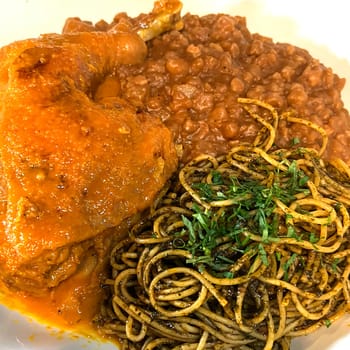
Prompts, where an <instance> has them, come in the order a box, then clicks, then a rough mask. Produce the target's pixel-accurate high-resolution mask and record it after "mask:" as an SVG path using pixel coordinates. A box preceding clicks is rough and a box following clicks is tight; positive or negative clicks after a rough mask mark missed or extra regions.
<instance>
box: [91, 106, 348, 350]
mask: <svg viewBox="0 0 350 350" xmlns="http://www.w3.org/2000/svg"><path fill="white" fill-rule="evenodd" d="M239 103H241V105H242V106H243V108H244V109H245V110H246V111H247V114H248V115H249V116H251V117H252V118H254V119H255V120H256V121H258V122H259V123H260V124H261V130H260V132H259V133H258V135H257V136H256V139H255V142H254V143H253V144H251V145H246V144H240V145H238V146H236V147H233V148H232V149H231V151H230V152H229V153H228V154H227V155H226V156H222V157H219V158H214V157H212V156H209V155H205V156H200V157H198V158H196V159H194V160H193V161H191V162H190V163H188V164H187V165H185V166H184V167H183V168H182V169H181V170H180V171H179V174H178V176H177V177H176V178H175V179H174V181H173V182H172V183H171V184H170V185H169V187H168V188H167V189H164V191H163V193H162V195H161V196H160V198H159V199H158V200H157V201H156V203H154V206H153V208H152V209H151V210H150V214H149V215H148V217H147V218H146V219H145V220H144V221H143V222H141V223H140V224H138V225H136V226H135V227H134V228H133V229H132V231H131V232H130V235H129V237H128V238H126V239H125V240H123V241H121V242H119V243H118V244H117V245H116V246H115V247H114V249H113V252H112V255H111V265H112V270H113V271H112V275H111V278H110V279H109V280H107V281H106V285H107V286H111V290H112V296H111V298H110V299H109V303H107V304H106V305H105V306H104V307H103V309H102V310H101V314H100V315H99V317H98V318H97V319H96V321H97V322H99V326H100V329H101V331H102V332H104V333H105V334H108V335H116V336H117V337H118V338H119V339H120V341H121V344H122V349H131V350H132V349H142V350H151V349H173V350H180V349H186V350H190V349H196V350H201V349H222V350H223V349H242V350H247V349H266V350H267V349H289V346H290V341H291V339H292V338H293V337H296V336H301V335H306V334H308V333H310V332H313V331H314V330H316V329H317V328H319V327H321V326H323V325H326V326H329V325H330V324H331V323H332V322H334V321H335V320H336V319H338V318H339V317H341V316H342V315H343V314H344V313H346V312H347V311H348V308H349V306H348V305H349V302H350V284H349V274H350V244H349V239H348V235H349V225H350V216H349V208H350V178H349V175H350V170H349V168H348V166H347V165H346V164H345V163H344V162H342V161H334V162H332V163H325V162H324V161H323V160H322V158H321V156H322V153H323V152H324V150H325V147H326V144H327V135H326V133H325V132H324V130H323V129H321V128H320V127H318V126H317V125H314V124H312V123H311V122H309V121H307V122H306V121H305V120H302V119H299V118H297V117H296V116H294V115H293V114H292V113H284V114H282V115H278V114H277V112H276V110H275V109H274V108H273V107H271V106H270V105H267V104H265V103H263V102H261V101H256V100H251V99H239ZM281 118H284V119H286V120H287V121H288V122H290V123H302V124H304V125H307V126H308V127H310V128H313V129H315V130H317V131H318V132H319V133H320V134H321V136H322V143H321V144H320V145H318V147H317V148H315V149H308V148H300V147H297V145H294V146H292V147H291V148H290V149H288V150H287V149H275V148H274V141H275V138H276V137H277V135H276V130H277V126H278V122H279V120H280V119H281Z"/></svg>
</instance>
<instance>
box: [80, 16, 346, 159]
mask: <svg viewBox="0 0 350 350" xmlns="http://www.w3.org/2000/svg"><path fill="white" fill-rule="evenodd" d="M138 20H139V19H131V18H129V17H127V15H126V14H124V13H122V14H118V15H117V16H115V18H114V20H113V22H112V23H111V24H107V23H106V22H104V21H101V22H99V23H97V24H96V26H95V27H91V28H90V29H88V30H109V29H111V28H116V27H118V26H122V25H125V23H128V25H130V23H131V24H132V23H137V21H138ZM183 21H184V28H183V30H181V31H171V32H168V33H166V34H163V35H161V36H158V37H156V38H155V39H153V40H151V41H149V42H148V57H147V59H146V61H145V62H144V63H142V64H141V65H122V66H120V67H118V69H117V71H116V72H115V76H114V77H113V78H114V79H116V80H117V83H116V85H118V89H116V90H118V93H119V94H120V95H119V96H120V97H122V98H123V99H126V100H128V101H130V102H131V103H132V104H133V105H134V106H135V107H136V108H138V109H139V110H142V111H146V112H148V113H151V114H153V115H154V116H156V117H160V118H161V119H162V120H163V121H164V123H165V124H166V125H167V126H168V127H169V128H170V129H171V130H172V132H173V135H174V138H175V141H176V143H177V144H178V149H179V151H180V152H181V153H180V155H181V157H182V160H183V162H186V161H188V160H190V159H192V158H193V157H195V156H196V155H198V154H200V153H203V152H204V153H211V154H213V155H218V154H221V153H223V152H226V151H228V150H229V149H230V148H231V147H232V145H233V144H234V143H236V142H238V141H250V140H252V139H253V138H254V135H256V133H257V132H258V125H257V124H256V123H255V122H254V121H253V120H252V118H249V117H248V116H247V115H246V113H245V112H244V110H243V109H242V107H241V106H240V105H239V104H238V103H237V97H249V98H255V99H258V100H261V101H265V102H267V103H269V104H271V105H272V106H274V107H275V108H277V110H279V111H288V110H291V111H294V112H295V113H296V114H297V115H298V116H299V117H301V118H305V119H308V120H311V121H313V122H314V123H316V124H318V125H322V127H323V128H324V129H325V130H326V132H327V133H328V135H329V145H328V149H327V150H326V153H325V157H326V158H333V157H335V156H337V157H340V158H343V159H344V160H345V161H347V162H349V161H350V154H349V153H348V152H347V145H348V144H350V118H349V115H348V112H347V111H346V110H345V109H344V106H343V102H342V100H341V90H342V88H343V87H344V84H345V79H340V78H339V77H338V76H337V75H336V74H334V73H333V72H332V69H330V68H327V67H325V66H324V65H323V64H321V63H320V62H319V61H318V60H317V59H315V58H313V57H311V55H310V54H309V53H308V52H307V51H306V50H304V49H301V48H298V47H295V46H293V45H290V44H283V43H274V42H273V40H272V39H270V38H267V37H264V36H261V35H259V34H252V33H250V32H249V30H248V29H247V26H246V20H245V18H243V17H238V16H236V17H232V16H229V15H224V14H217V15H214V14H212V15H207V16H204V17H199V16H196V15H190V14H187V15H185V16H184V17H183ZM84 24H85V25H87V24H86V23H84ZM109 84H110V82H109ZM291 140H297V142H298V143H299V145H302V146H311V145H313V146H315V145H316V146H317V145H318V144H320V142H321V139H320V136H319V134H318V133H317V132H314V133H313V132H311V133H310V130H309V129H308V128H307V127H304V126H302V125H298V124H296V125H287V122H286V121H284V122H283V121H282V122H281V123H280V126H279V135H278V145H277V146H278V147H288V146H289V144H290V142H291Z"/></svg>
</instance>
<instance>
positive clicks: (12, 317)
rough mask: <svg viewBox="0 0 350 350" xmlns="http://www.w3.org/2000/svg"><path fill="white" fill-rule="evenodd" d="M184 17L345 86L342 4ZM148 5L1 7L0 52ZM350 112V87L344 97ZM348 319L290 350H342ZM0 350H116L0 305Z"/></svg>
mask: <svg viewBox="0 0 350 350" xmlns="http://www.w3.org/2000/svg"><path fill="white" fill-rule="evenodd" d="M183 2H184V10H183V13H185V12H191V13H197V14H205V13H217V12H225V13H229V14H232V15H241V16H246V17H247V23H248V28H249V29H250V31H251V32H259V33H260V34H263V35H265V36H269V37H272V38H273V39H274V40H275V41H280V42H289V43H292V44H294V45H298V46H301V47H303V48H305V49H307V50H309V52H310V53H311V54H312V55H313V56H314V57H316V58H318V59H319V60H320V61H321V62H322V63H324V64H325V65H327V66H329V67H332V68H333V70H334V72H336V73H337V74H339V75H340V76H341V77H345V78H347V79H348V80H350V42H349V40H348V33H350V21H349V18H348V11H347V1H343V0H332V1H325V0H324V1H320V0H291V1H280V0H213V1H203V0H183ZM152 6H153V0H127V1H124V0H74V1H71V0H50V1H48V0H11V1H6V2H5V1H1V4H0V46H3V45H5V44H8V43H10V42H12V41H14V40H18V39H26V38H29V37H36V36H38V35H39V34H41V33H48V32H56V33H58V32H60V30H61V28H62V25H63V23H64V21H65V19H66V18H67V17H72V16H78V17H80V18H82V19H86V20H91V21H93V22H96V21H98V20H99V19H101V18H103V19H105V20H107V21H110V20H112V18H113V16H114V14H115V13H116V12H121V11H127V12H128V13H129V14H130V15H136V14H138V13H140V12H148V11H149V10H150V9H151V8H152ZM343 100H344V102H345V105H346V106H347V108H348V109H349V108H350V81H349V83H348V84H347V85H346V87H345V89H344V91H343ZM349 325H350V316H347V317H345V318H343V319H342V320H340V321H338V322H336V323H335V324H333V325H332V326H331V327H330V328H328V329H326V328H323V329H321V330H319V331H317V332H316V333H314V334H312V335H310V336H307V337H302V338H298V339H296V340H294V341H293V344H292V350H319V349H323V350H345V349H348V348H349V342H350V328H349ZM0 344H1V345H0V348H1V349H2V350H20V349H21V350H34V349H35V350H44V349H45V350H47V349H50V350H68V349H69V350H80V349H81V350H92V349H94V350H96V349H98V350H115V347H114V346H113V345H110V344H100V343H96V342H94V341H92V340H88V339H85V338H76V337H74V338H73V337H72V336H71V335H68V334H64V333H63V334H62V332H59V331H55V330H53V329H48V328H47V327H45V326H42V325H39V324H37V323H36V322H35V321H31V320H28V319H27V318H26V317H24V316H21V315H20V314H18V313H17V312H15V311H10V310H8V309H7V308H5V307H3V306H1V305H0Z"/></svg>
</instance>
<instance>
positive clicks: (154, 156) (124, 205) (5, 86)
mask: <svg viewBox="0 0 350 350" xmlns="http://www.w3.org/2000/svg"><path fill="white" fill-rule="evenodd" d="M145 55H146V46H145V44H144V42H143V41H142V40H141V39H140V38H139V36H137V35H136V34H133V33H127V32H124V33H117V34H116V33H102V32H101V33H97V32H96V33H72V34H65V35H54V34H52V35H44V36H42V37H41V38H39V39H32V40H25V41H20V42H15V43H13V44H10V45H9V46H7V47H4V48H2V49H1V50H0V62H1V66H0V90H1V97H0V98H1V100H0V105H1V110H0V160H1V176H0V179H1V181H0V183H1V186H0V190H1V191H0V193H1V208H0V209H1V232H0V271H1V272H0V275H1V278H2V279H3V280H4V282H5V283H6V284H7V286H9V287H10V288H14V289H21V290H25V291H28V292H30V293H34V294H42V293H45V292H47V291H48V290H49V289H50V288H52V287H56V286H58V285H59V284H60V282H62V281H63V280H66V279H68V278H69V277H70V276H72V275H74V273H76V272H77V271H78V270H79V269H81V264H82V263H83V262H84V261H85V262H86V261H87V260H88V261H89V263H87V266H89V271H90V273H91V271H92V270H93V269H94V267H95V266H96V264H98V263H99V259H102V260H103V259H106V256H103V255H106V252H107V248H106V247H105V246H104V245H106V244H107V246H108V244H109V243H108V239H105V236H103V232H110V230H111V228H114V227H116V226H118V225H124V227H125V226H127V222H126V220H128V219H129V218H131V217H133V215H135V214H137V213H139V212H141V211H142V210H144V209H145V208H146V207H148V206H149V205H150V204H151V203H152V200H153V199H154V198H155V196H156V195H157V192H158V191H159V190H160V189H161V188H162V187H163V185H164V183H165V182H166V181H167V179H168V178H169V177H170V175H171V174H172V173H173V171H174V170H175V169H176V166H177V155H176V152H175V148H174V145H173V143H172V138H171V134H170V132H169V131H168V129H167V128H165V127H164V126H163V125H162V124H161V122H159V121H158V120H157V119H156V118H154V117H153V118H151V117H149V116H148V115H147V114H145V113H138V111H137V110H136V109H134V108H133V107H130V106H129V105H128V103H127V102H125V101H123V100H120V99H118V97H115V96H110V95H108V96H107V98H103V97H106V96H103V91H102V93H101V89H100V88H99V86H103V84H102V85H101V83H102V82H103V81H109V80H110V79H112V81H113V71H114V69H115V67H116V66H117V65H120V64H134V63H138V62H141V61H142V60H143V59H144V57H145ZM102 90H103V89H102ZM107 90H108V91H109V93H110V89H107ZM96 94H97V95H98V101H96V100H94V96H95V95H96ZM101 94H102V96H101ZM125 223H126V224H125ZM101 237H102V238H101Z"/></svg>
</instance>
